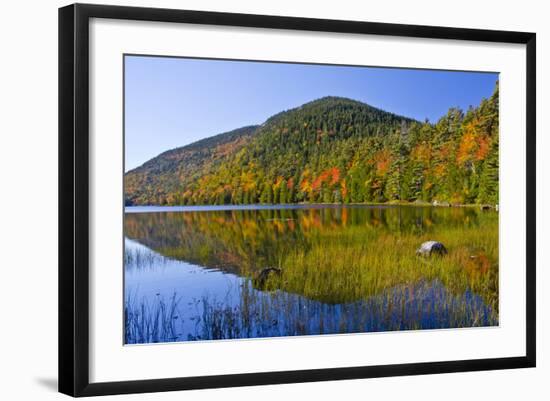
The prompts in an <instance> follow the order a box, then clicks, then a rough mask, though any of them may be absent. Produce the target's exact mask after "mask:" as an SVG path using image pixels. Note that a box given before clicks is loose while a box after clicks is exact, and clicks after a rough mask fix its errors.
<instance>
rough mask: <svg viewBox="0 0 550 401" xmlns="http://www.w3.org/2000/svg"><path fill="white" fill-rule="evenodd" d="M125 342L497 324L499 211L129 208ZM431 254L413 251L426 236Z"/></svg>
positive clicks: (363, 207) (317, 207)
mask: <svg viewBox="0 0 550 401" xmlns="http://www.w3.org/2000/svg"><path fill="white" fill-rule="evenodd" d="M124 225H125V227H124V229H125V258H124V263H125V275H124V277H125V284H124V285H125V343H126V344H135V343H154V342H173V341H196V340H216V339H239V338H258V337H278V336H296V335H319V334H339V333H359V332H380V331H394V330H422V329H444V328H464V327H482V326H495V325H498V282H499V280H498V213H497V212H494V211H481V210H479V209H477V208H473V207H462V208H445V207H417V206H367V205H351V206H339V205H274V206H241V207H236V206H225V207H217V206H202V207H166V208H163V207H150V208H149V207H129V208H126V213H125V222H124ZM428 240H436V241H440V242H442V243H443V244H444V245H445V247H446V248H447V250H448V253H447V254H446V255H443V256H432V257H421V256H417V255H416V253H415V251H416V249H417V248H418V247H419V246H420V244H422V243H423V242H424V241H428Z"/></svg>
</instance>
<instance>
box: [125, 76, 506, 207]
mask: <svg viewBox="0 0 550 401" xmlns="http://www.w3.org/2000/svg"><path fill="white" fill-rule="evenodd" d="M498 110H499V107H498V83H497V84H496V87H495V91H494V93H493V95H492V96H491V97H490V98H489V99H486V100H483V101H482V102H481V104H480V105H479V106H478V107H476V108H470V109H469V110H467V111H465V112H464V111H462V110H459V109H450V110H449V111H448V113H447V114H446V115H445V116H443V117H442V118H441V119H440V120H439V121H438V122H437V123H435V124H432V123H428V122H418V121H414V120H411V119H409V118H406V117H402V116H398V115H395V114H392V113H388V112H386V111H383V110H380V109H376V108H374V107H371V106H369V105H367V104H364V103H361V102H358V101H354V100H350V99H345V98H337V97H325V98H322V99H318V100H315V101H313V102H310V103H307V104H305V105H303V106H301V107H298V108H295V109H292V110H288V111H284V112H281V113H279V114H277V115H275V116H273V117H271V118H269V119H268V120H267V121H266V122H265V123H264V124H263V125H261V126H252V127H245V128H241V129H238V130H235V131H231V132H229V133H226V134H221V135H218V136H215V137H212V138H207V139H204V140H202V141H199V142H196V143H194V144H191V145H188V146H185V147H182V148H178V149H174V150H171V151H168V152H165V153H163V154H161V155H159V156H157V157H156V158H154V159H151V160H150V161H148V162H147V163H145V164H144V165H143V166H141V167H138V168H137V169H135V170H132V171H130V172H128V173H127V174H126V176H125V199H126V204H127V205H195V204H249V203H295V202H337V203H362V202H388V201H403V202H404V201H407V202H414V201H429V202H431V201H434V200H438V201H441V202H444V201H447V202H450V203H460V204H468V203H498Z"/></svg>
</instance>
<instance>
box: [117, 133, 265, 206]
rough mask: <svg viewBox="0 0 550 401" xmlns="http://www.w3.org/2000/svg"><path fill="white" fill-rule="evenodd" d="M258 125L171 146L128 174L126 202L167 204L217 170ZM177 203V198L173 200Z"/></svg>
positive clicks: (126, 175) (241, 145)
mask: <svg viewBox="0 0 550 401" xmlns="http://www.w3.org/2000/svg"><path fill="white" fill-rule="evenodd" d="M257 129H258V126H257V125H251V126H247V127H242V128H238V129H235V130H232V131H229V132H226V133H223V134H219V135H215V136H212V137H209V138H205V139H201V140H200V141H197V142H194V143H192V144H190V145H187V146H183V147H179V148H176V149H172V150H168V151H166V152H164V153H161V154H160V155H158V156H157V157H155V158H153V159H151V160H149V161H147V162H146V163H144V164H143V165H142V166H140V167H138V168H135V169H133V170H131V171H129V172H127V173H126V174H125V176H124V191H125V202H126V204H137V205H139V204H166V202H167V200H168V199H170V200H171V195H170V194H173V193H176V192H177V191H178V190H179V189H180V188H182V187H185V186H186V185H189V184H191V183H192V182H194V180H195V179H196V178H197V177H200V176H201V175H203V174H206V173H208V172H209V171H211V170H214V169H215V168H216V166H217V165H219V164H220V163H221V162H223V160H224V159H225V158H227V157H228V156H230V155H232V154H234V153H235V152H236V151H238V150H239V149H241V148H242V147H243V146H244V145H246V144H247V143H249V141H250V138H251V136H252V135H253V134H254V133H255V132H256V130H257ZM170 203H173V202H170Z"/></svg>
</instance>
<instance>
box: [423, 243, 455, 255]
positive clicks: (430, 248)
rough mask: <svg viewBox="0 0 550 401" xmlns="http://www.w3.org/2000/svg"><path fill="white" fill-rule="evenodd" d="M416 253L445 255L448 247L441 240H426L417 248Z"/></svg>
mask: <svg viewBox="0 0 550 401" xmlns="http://www.w3.org/2000/svg"><path fill="white" fill-rule="evenodd" d="M416 254H417V255H420V256H432V255H439V256H443V255H446V254H447V248H445V245H443V244H442V243H441V242H438V241H426V242H424V243H423V244H422V245H420V248H418V249H417V250H416Z"/></svg>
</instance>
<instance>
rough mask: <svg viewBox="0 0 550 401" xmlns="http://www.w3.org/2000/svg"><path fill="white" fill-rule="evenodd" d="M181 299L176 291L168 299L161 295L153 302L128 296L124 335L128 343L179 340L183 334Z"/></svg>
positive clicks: (125, 306)
mask: <svg viewBox="0 0 550 401" xmlns="http://www.w3.org/2000/svg"><path fill="white" fill-rule="evenodd" d="M178 303H179V299H178V298H177V297H176V294H175V293H174V294H173V295H172V297H171V298H169V299H168V301H166V300H165V299H164V298H163V297H161V296H160V295H159V296H157V299H156V300H155V301H154V302H152V303H151V304H150V303H149V302H148V301H147V300H146V299H142V300H141V301H138V300H137V299H136V297H135V296H134V297H132V296H128V297H127V298H126V301H125V305H124V337H125V343H126V344H143V343H157V342H169V341H177V340H178V338H179V337H180V336H181V335H182V329H181V323H182V322H183V319H181V318H180V316H181V313H180V312H179V310H178Z"/></svg>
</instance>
